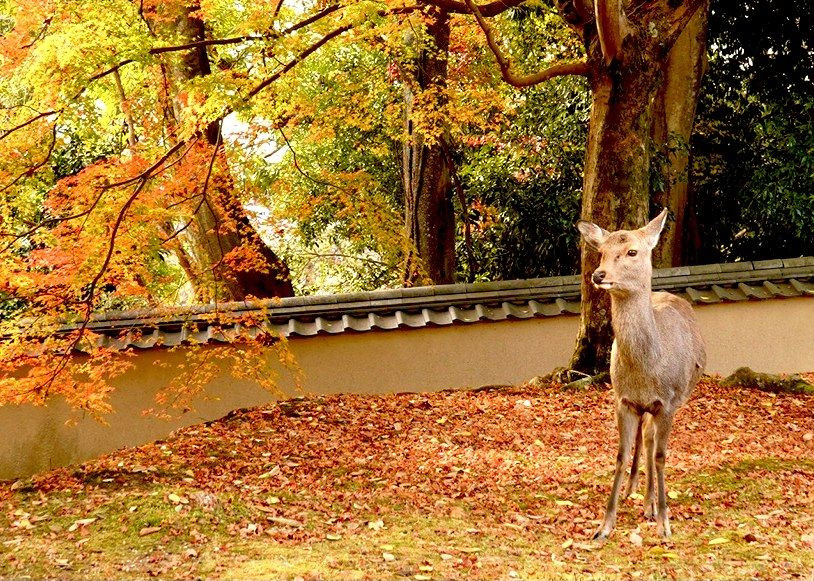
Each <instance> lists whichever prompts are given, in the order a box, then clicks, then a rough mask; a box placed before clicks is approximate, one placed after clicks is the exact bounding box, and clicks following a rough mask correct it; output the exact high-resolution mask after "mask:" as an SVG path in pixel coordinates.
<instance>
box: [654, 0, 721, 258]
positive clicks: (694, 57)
mask: <svg viewBox="0 0 814 581" xmlns="http://www.w3.org/2000/svg"><path fill="white" fill-rule="evenodd" d="M708 16H709V1H708V0H707V1H706V2H705V5H704V6H702V7H701V8H700V9H699V10H698V12H697V13H696V14H695V15H694V16H693V17H692V19H691V20H690V22H689V24H687V27H686V28H685V29H684V30H683V31H682V33H681V36H679V37H678V40H676V43H675V45H674V46H673V48H672V50H670V53H669V56H668V57H667V60H666V61H665V62H664V65H663V67H662V73H663V76H664V82H663V83H662V85H661V88H660V90H659V92H658V95H657V96H656V102H655V111H654V115H653V128H652V132H651V133H652V138H653V146H654V150H656V151H660V152H662V153H663V154H665V155H666V158H665V159H664V162H665V163H664V166H663V167H662V168H661V169H662V171H663V172H664V176H663V177H664V184H665V187H664V190H663V191H660V192H652V193H651V196H650V201H651V206H658V207H665V208H669V209H670V211H671V212H672V214H673V218H674V221H673V222H672V223H668V224H669V227H668V228H667V229H665V231H664V232H663V233H662V235H661V241H660V242H659V245H658V246H656V248H655V249H654V250H653V263H654V264H655V266H656V267H669V266H680V265H683V264H687V262H688V261H689V259H690V257H691V256H692V255H694V254H696V253H697V248H698V247H699V246H700V239H699V232H698V225H697V224H698V221H697V219H696V218H695V204H694V203H693V192H692V188H691V184H690V182H689V167H690V166H689V160H690V155H691V152H690V150H689V144H690V136H691V135H692V129H693V124H694V122H695V109H696V104H697V103H698V95H699V92H700V90H701V81H702V79H703V76H704V72H705V71H706V65H707V20H708Z"/></svg>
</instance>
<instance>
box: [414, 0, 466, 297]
mask: <svg viewBox="0 0 814 581" xmlns="http://www.w3.org/2000/svg"><path fill="white" fill-rule="evenodd" d="M428 13H429V16H428V18H429V21H428V24H427V32H428V33H429V36H430V38H431V39H432V41H433V43H434V45H435V46H434V47H427V48H424V49H422V50H421V51H420V54H419V55H418V56H417V57H416V59H415V60H413V61H411V62H409V63H404V64H403V73H404V75H405V76H406V77H407V78H406V79H405V84H404V86H405V89H404V99H405V141H404V145H403V151H402V178H403V181H404V199H405V228H406V231H407V235H408V237H409V240H410V242H411V243H412V245H413V247H414V251H415V253H416V254H417V258H418V260H417V261H416V260H412V259H411V260H410V261H408V268H407V272H406V273H405V282H407V283H409V284H416V283H421V282H429V283H431V284H447V283H451V282H454V279H455V266H456V261H455V208H454V205H453V198H452V194H453V189H452V185H453V184H452V175H451V173H450V171H449V167H448V165H447V161H446V159H445V155H444V148H443V141H442V140H443V139H444V137H445V136H444V133H445V128H444V127H436V128H435V130H436V131H435V133H436V134H434V135H432V136H424V135H422V134H421V132H420V131H418V130H416V128H415V127H414V125H413V122H412V120H411V118H412V113H413V110H414V106H415V101H416V96H417V94H420V95H421V96H422V101H425V100H426V97H429V98H431V99H433V100H434V103H433V108H434V109H435V110H436V111H440V110H443V107H444V105H445V103H446V96H445V95H446V93H445V90H446V85H447V55H448V52H449V33H450V27H449V15H448V14H447V13H446V12H444V11H443V10H440V9H438V8H434V7H430V8H428ZM422 106H423V107H426V106H427V104H426V103H422Z"/></svg>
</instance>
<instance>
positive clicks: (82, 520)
mask: <svg viewBox="0 0 814 581" xmlns="http://www.w3.org/2000/svg"><path fill="white" fill-rule="evenodd" d="M96 520H97V519H96V518H80V519H79V520H77V521H74V523H73V524H72V525H71V526H69V527H68V532H69V533H72V532H74V531H75V530H76V529H78V528H79V527H84V526H87V525H89V524H90V523H92V522H96Z"/></svg>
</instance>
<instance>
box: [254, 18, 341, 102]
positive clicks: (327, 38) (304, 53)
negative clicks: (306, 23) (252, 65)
mask: <svg viewBox="0 0 814 581" xmlns="http://www.w3.org/2000/svg"><path fill="white" fill-rule="evenodd" d="M351 28H353V25H351V24H346V25H344V26H340V27H339V28H336V29H334V30H332V31H331V32H329V33H328V34H326V35H325V36H323V37H322V38H320V39H319V40H317V41H316V42H314V43H313V44H312V45H311V46H309V47H308V48H306V49H305V50H304V51H302V52H301V53H300V54H298V55H297V56H296V57H294V58H293V59H291V60H290V61H288V62H287V63H286V64H285V65H284V66H283V68H281V69H280V70H279V71H277V72H276V73H274V74H273V75H271V76H270V77H269V78H267V79H266V80H264V81H263V82H261V83H260V84H258V85H257V86H256V87H255V88H254V89H252V90H251V91H249V92H248V94H247V95H246V97H245V99H246V100H248V99H251V98H252V97H254V96H255V95H256V94H257V93H259V92H260V91H262V90H263V89H265V88H266V87H268V86H269V85H270V84H272V83H273V82H274V81H276V80H277V79H279V78H280V77H282V76H283V75H284V74H285V73H287V72H288V71H290V70H291V69H293V68H294V67H295V66H297V65H298V64H299V63H301V62H302V61H303V60H305V59H306V58H307V57H308V56H309V55H310V54H312V53H314V52H316V51H317V50H318V49H319V48H320V47H321V46H323V45H324V44H326V43H328V42H329V41H331V40H333V39H334V38H336V37H337V36H339V35H340V34H342V33H344V32H347V31H348V30H350V29H351Z"/></svg>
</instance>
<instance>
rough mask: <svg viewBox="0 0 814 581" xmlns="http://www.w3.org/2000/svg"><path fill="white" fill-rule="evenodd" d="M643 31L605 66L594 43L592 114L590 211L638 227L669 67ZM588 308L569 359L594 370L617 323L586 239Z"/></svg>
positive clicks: (586, 190) (586, 206)
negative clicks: (643, 42) (644, 43)
mask: <svg viewBox="0 0 814 581" xmlns="http://www.w3.org/2000/svg"><path fill="white" fill-rule="evenodd" d="M636 48H637V39H635V38H634V39H631V42H629V43H627V44H626V47H625V50H626V56H625V62H624V63H619V62H614V63H612V64H611V65H610V67H607V66H605V64H604V62H603V61H602V55H601V54H597V53H598V51H596V50H595V51H594V52H593V53H592V54H591V55H590V57H589V59H590V60H589V62H590V64H591V66H592V74H591V78H590V82H591V89H592V98H593V101H592V107H591V119H590V121H589V125H588V144H587V151H586V158H585V170H584V171H585V174H584V178H583V199H582V219H583V220H589V221H591V222H595V223H597V224H599V225H600V226H602V227H603V228H606V229H608V230H618V229H622V228H624V229H629V228H637V227H639V226H641V225H643V224H645V223H646V222H647V219H648V193H649V187H648V185H649V171H650V153H651V152H650V126H651V123H652V116H653V100H654V97H655V95H656V93H657V91H658V89H659V81H660V77H661V71H660V70H659V66H658V64H657V63H655V62H654V60H653V59H652V58H646V57H645V55H646V54H647V53H646V52H645V51H643V50H642V51H639V52H636ZM581 265H582V313H581V320H580V330H579V336H578V337H577V344H576V348H575V350H574V354H573V356H572V359H571V362H570V364H569V367H570V368H571V369H575V370H577V371H581V372H583V373H589V374H594V373H596V372H598V371H600V370H604V369H607V367H608V365H609V360H610V347H611V342H612V330H611V327H610V302H609V298H608V293H607V292H606V291H603V290H599V289H596V288H594V286H593V285H592V284H591V281H590V276H591V273H593V271H594V270H596V268H597V267H598V265H599V253H597V252H596V250H593V249H591V248H588V247H586V245H585V243H584V242H583V243H582V249H581Z"/></svg>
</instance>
